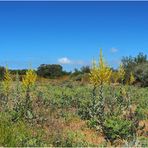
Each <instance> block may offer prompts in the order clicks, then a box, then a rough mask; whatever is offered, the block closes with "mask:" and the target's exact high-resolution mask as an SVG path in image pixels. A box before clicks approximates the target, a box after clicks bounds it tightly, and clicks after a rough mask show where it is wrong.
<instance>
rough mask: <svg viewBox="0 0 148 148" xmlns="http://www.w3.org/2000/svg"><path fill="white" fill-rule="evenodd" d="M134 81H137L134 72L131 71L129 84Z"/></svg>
mask: <svg viewBox="0 0 148 148" xmlns="http://www.w3.org/2000/svg"><path fill="white" fill-rule="evenodd" d="M134 82H135V77H134V75H133V73H132V72H131V73H130V79H129V84H130V85H131V84H133V83H134Z"/></svg>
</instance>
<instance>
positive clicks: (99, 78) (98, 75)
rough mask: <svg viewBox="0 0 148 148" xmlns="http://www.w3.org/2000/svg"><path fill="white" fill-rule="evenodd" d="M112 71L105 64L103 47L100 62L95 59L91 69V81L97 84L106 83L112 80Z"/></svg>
mask: <svg viewBox="0 0 148 148" xmlns="http://www.w3.org/2000/svg"><path fill="white" fill-rule="evenodd" d="M111 74H112V71H111V69H110V68H109V67H108V66H107V65H106V64H105V62H104V60H103V55H102V49H100V56H99V63H98V65H97V64H96V61H95V60H93V65H92V69H91V71H90V75H89V76H90V82H91V83H92V84H93V85H95V86H97V85H103V84H105V83H109V82H110V78H111Z"/></svg>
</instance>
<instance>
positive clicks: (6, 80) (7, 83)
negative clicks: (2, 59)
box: [2, 67, 12, 95]
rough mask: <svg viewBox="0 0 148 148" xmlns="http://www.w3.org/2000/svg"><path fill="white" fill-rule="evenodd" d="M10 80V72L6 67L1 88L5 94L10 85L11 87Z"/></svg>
mask: <svg viewBox="0 0 148 148" xmlns="http://www.w3.org/2000/svg"><path fill="white" fill-rule="evenodd" d="M11 82H12V79H11V74H10V72H9V70H8V67H6V69H5V74H4V80H3V83H2V84H3V89H4V93H5V94H6V95H8V94H9V91H10V87H11Z"/></svg>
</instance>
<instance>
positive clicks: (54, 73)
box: [37, 64, 68, 78]
mask: <svg viewBox="0 0 148 148" xmlns="http://www.w3.org/2000/svg"><path fill="white" fill-rule="evenodd" d="M37 74H38V75H39V76H41V77H45V78H57V77H60V76H62V75H65V74H68V73H66V72H65V71H63V69H62V66H61V65H58V64H52V65H50V64H48V65H47V64H42V65H40V66H39V67H38V69H37Z"/></svg>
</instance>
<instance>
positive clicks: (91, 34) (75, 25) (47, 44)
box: [0, 2, 148, 71]
mask: <svg viewBox="0 0 148 148" xmlns="http://www.w3.org/2000/svg"><path fill="white" fill-rule="evenodd" d="M100 48H102V49H103V54H104V58H105V59H106V61H107V62H108V63H109V65H110V66H113V67H117V66H118V64H119V62H120V60H121V58H122V57H123V56H129V55H132V56H135V55H137V54H138V53H139V52H143V53H145V54H147V53H148V2H0V65H6V64H8V66H9V67H10V68H13V69H14V68H15V69H17V68H28V67H29V65H30V63H31V64H32V67H33V68H36V67H38V66H39V65H40V64H43V63H44V64H53V63H60V64H62V65H63V67H64V69H65V70H68V71H69V70H72V69H73V68H74V67H77V68H79V67H81V66H82V65H89V64H90V63H91V61H92V59H93V58H96V59H98V56H99V49H100Z"/></svg>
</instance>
